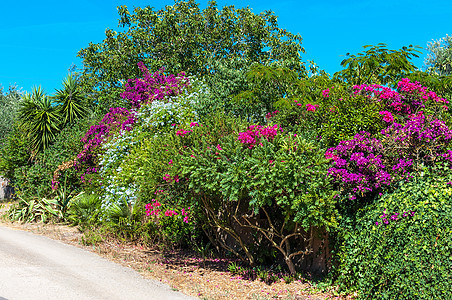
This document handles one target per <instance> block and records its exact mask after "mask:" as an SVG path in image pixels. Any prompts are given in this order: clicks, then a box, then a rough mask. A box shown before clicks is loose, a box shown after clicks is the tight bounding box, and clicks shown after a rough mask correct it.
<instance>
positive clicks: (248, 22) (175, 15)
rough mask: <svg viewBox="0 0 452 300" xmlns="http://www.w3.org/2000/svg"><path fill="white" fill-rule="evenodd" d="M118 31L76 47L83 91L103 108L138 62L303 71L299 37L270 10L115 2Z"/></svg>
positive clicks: (112, 102)
mask: <svg viewBox="0 0 452 300" xmlns="http://www.w3.org/2000/svg"><path fill="white" fill-rule="evenodd" d="M118 11H119V16H120V19H119V26H120V27H123V28H124V31H122V32H116V31H113V30H111V29H107V30H106V32H105V33H106V39H105V40H104V41H103V42H102V43H99V44H93V43H91V44H90V45H89V46H88V47H87V48H85V49H82V50H80V52H79V53H78V56H79V57H80V58H82V60H83V64H84V70H83V72H82V75H81V79H82V82H83V84H84V86H85V89H86V91H94V92H93V93H92V95H91V96H92V97H93V101H94V102H96V103H99V104H100V108H101V109H103V110H106V109H108V108H109V107H111V106H117V104H121V105H124V103H121V102H119V103H118V100H120V98H119V97H118V96H119V92H120V91H121V89H122V84H123V83H124V82H125V80H126V79H129V78H137V77H139V75H140V72H139V69H138V66H137V63H138V62H140V61H142V62H143V63H144V64H145V65H146V66H148V68H149V69H150V70H157V69H159V68H161V67H165V68H166V70H167V71H168V72H170V73H172V74H177V73H179V72H181V71H185V72H188V73H189V74H192V75H197V76H200V77H202V76H209V75H213V74H215V72H216V69H215V67H214V66H215V63H214V62H216V61H234V60H240V61H241V64H240V66H239V68H245V67H247V66H249V65H251V63H253V62H259V63H264V64H269V63H274V64H278V65H280V66H282V67H287V68H289V69H291V70H294V71H296V72H298V73H299V74H303V73H304V66H303V64H302V62H301V60H300V53H301V52H303V51H304V49H303V48H302V47H301V40H302V38H301V36H300V35H299V34H297V35H295V34H292V33H289V32H287V31H286V30H284V29H281V28H278V24H277V17H276V16H275V15H274V14H273V13H272V12H271V11H265V12H263V13H260V14H258V15H257V14H254V13H253V12H252V11H251V9H250V8H248V7H247V8H242V9H236V8H235V7H234V6H227V7H224V8H222V9H221V10H219V9H218V8H217V3H216V2H215V1H211V2H210V3H209V5H208V7H207V8H206V9H204V10H201V9H200V8H199V6H198V4H197V3H195V1H194V0H187V1H181V0H176V1H175V4H174V5H173V6H166V7H165V8H164V9H161V10H158V11H155V10H154V9H153V8H152V7H149V6H148V7H145V8H136V9H135V10H134V12H133V13H131V12H130V11H129V10H128V9H127V7H126V6H120V7H118Z"/></svg>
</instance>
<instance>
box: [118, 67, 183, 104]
mask: <svg viewBox="0 0 452 300" xmlns="http://www.w3.org/2000/svg"><path fill="white" fill-rule="evenodd" d="M138 67H139V68H140V70H141V72H142V73H143V78H135V79H129V80H128V81H127V83H126V85H125V88H126V90H125V92H123V93H122V94H121V97H122V98H123V99H128V100H130V102H131V104H132V107H134V108H140V106H141V105H142V104H144V103H149V102H152V101H153V100H162V99H164V98H165V97H166V96H173V95H177V94H180V93H181V92H182V90H183V88H184V87H188V86H189V84H190V82H189V80H188V78H187V77H185V73H183V72H182V73H179V74H178V75H177V76H174V75H173V74H170V75H168V76H167V75H165V74H164V70H165V69H164V68H162V69H160V70H158V71H157V72H155V73H154V74H151V73H150V72H149V70H148V69H147V68H146V67H145V65H144V64H143V63H142V62H139V63H138Z"/></svg>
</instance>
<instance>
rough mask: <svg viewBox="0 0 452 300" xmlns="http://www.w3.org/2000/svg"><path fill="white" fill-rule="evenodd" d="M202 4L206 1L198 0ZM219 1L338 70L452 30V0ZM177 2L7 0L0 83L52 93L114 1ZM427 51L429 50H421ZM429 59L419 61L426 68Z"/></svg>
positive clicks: (111, 15) (158, 4)
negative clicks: (363, 54) (372, 52)
mask: <svg viewBox="0 0 452 300" xmlns="http://www.w3.org/2000/svg"><path fill="white" fill-rule="evenodd" d="M197 2H198V3H199V4H200V6H201V7H202V8H204V7H206V5H207V0H202V1H201V0H198V1H197ZM217 2H218V6H219V7H223V6H224V5H235V6H236V7H246V6H249V7H250V8H252V9H253V12H254V13H260V12H262V11H264V10H272V11H274V12H275V14H276V15H277V16H278V17H279V18H278V21H279V27H281V28H285V29H287V30H288V31H290V32H292V33H300V34H301V36H302V37H303V46H304V48H305V49H306V53H305V54H304V55H303V56H302V57H303V60H304V61H307V60H314V61H315V62H316V63H317V64H318V65H319V66H320V67H321V68H322V69H325V70H326V71H327V72H329V73H330V74H332V73H334V72H336V71H338V70H340V65H339V64H340V62H341V61H342V59H343V58H344V55H345V54H346V53H347V52H350V53H358V52H360V51H362V46H363V45H366V44H377V43H386V44H388V47H389V48H390V49H399V48H401V47H402V46H405V45H406V46H408V45H409V44H413V45H419V46H421V47H424V48H425V47H426V46H427V43H428V42H429V41H432V40H433V39H435V40H436V39H439V38H442V37H444V36H445V35H446V34H449V35H450V34H452V18H451V15H452V1H450V0H430V1H425V0H422V1H421V0H401V1H398V0H391V1H388V0H380V1H376V0H372V1H368V0H342V1H333V0H298V1H296V0H280V1H269V0H250V1H242V0H219V1H217ZM172 4H174V1H173V0H161V1H142V0H140V1H129V0H122V1H117V0H97V1H96V0H90V1H88V0H77V1H45V0H43V1H3V2H2V7H1V10H2V16H1V18H0V36H1V40H0V84H1V85H2V86H3V87H4V88H5V89H6V88H7V87H8V86H9V85H13V84H16V85H17V86H18V87H19V88H22V90H23V91H31V88H32V86H37V85H41V86H42V87H43V88H44V89H45V91H46V92H47V93H50V94H52V93H53V92H54V91H55V88H60V87H61V81H62V79H63V78H64V77H65V76H66V75H67V74H68V69H69V67H70V66H71V65H72V64H76V65H77V66H78V67H79V68H81V67H82V64H81V61H80V60H79V59H78V58H77V52H78V51H79V50H80V49H82V48H84V47H86V46H88V44H89V43H90V42H93V43H99V42H101V41H102V40H103V39H104V36H105V35H104V32H105V29H106V28H112V29H116V28H117V27H116V26H117V23H118V14H117V9H116V7H117V6H119V5H127V6H128V7H129V9H130V10H133V7H137V6H139V7H144V6H147V5H150V6H153V7H155V8H156V9H159V8H162V7H164V6H165V5H172ZM424 54H425V51H424ZM423 60H424V57H421V58H419V59H416V60H415V61H414V62H415V64H416V65H417V66H418V67H420V68H421V67H422V66H423Z"/></svg>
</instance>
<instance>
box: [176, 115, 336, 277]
mask: <svg viewBox="0 0 452 300" xmlns="http://www.w3.org/2000/svg"><path fill="white" fill-rule="evenodd" d="M212 121H213V120H212ZM209 130H211V128H210V125H208V124H206V125H205V126H203V127H196V128H194V129H193V137H197V136H202V135H203V134H205V133H206V132H207V131H209ZM223 132H224V130H223ZM180 164H181V176H182V177H185V178H187V182H188V187H189V188H190V189H191V190H192V191H193V192H194V193H195V195H194V200H195V201H196V202H197V203H198V205H199V207H200V208H201V209H202V211H203V214H204V218H205V219H206V220H207V222H208V224H209V225H210V226H212V227H213V228H219V229H220V230H221V231H222V232H224V233H227V234H228V235H229V236H230V237H232V238H233V239H235V240H236V242H237V245H238V246H240V247H241V249H242V251H243V254H244V256H246V257H247V259H248V260H249V261H250V262H251V263H253V262H254V261H255V260H256V255H257V254H256V253H255V252H253V251H252V250H251V249H252V245H253V244H254V242H251V243H250V241H246V240H244V237H243V236H241V234H240V233H239V232H237V227H235V226H236V225H234V224H239V225H240V226H241V227H243V228H249V229H250V230H251V231H252V232H253V234H255V235H256V236H261V237H262V238H264V239H266V240H267V241H266V243H268V245H269V246H271V247H275V249H276V250H278V251H279V253H280V255H282V257H283V258H284V260H285V262H286V263H287V266H288V267H289V269H290V271H291V272H295V259H296V256H300V257H301V258H300V260H303V259H304V258H305V257H307V256H308V255H310V254H312V244H311V242H312V238H313V237H312V236H311V235H312V234H313V233H312V230H311V228H312V227H313V226H316V227H319V228H326V229H329V228H330V227H334V226H335V222H336V219H335V218H336V214H335V208H334V200H333V197H334V194H335V193H334V192H333V191H332V190H331V185H330V182H329V180H328V178H327V176H326V175H327V173H326V168H327V166H328V163H327V160H326V159H325V158H323V151H321V150H320V149H318V148H316V147H315V145H314V144H311V143H309V142H307V141H306V140H304V139H302V138H301V137H299V136H296V135H294V134H289V133H285V132H281V130H280V129H279V126H278V125H273V126H271V125H270V126H267V127H262V126H257V125H255V126H249V127H248V128H247V130H246V131H242V130H238V131H235V132H230V133H229V134H228V135H224V136H222V137H220V138H219V139H217V140H213V141H212V142H209V141H208V140H207V139H201V140H200V141H198V142H192V143H191V147H189V148H187V150H185V151H183V157H182V159H181V161H180ZM256 220H265V221H263V222H257V221H256ZM269 224H273V225H274V226H270V225H269ZM214 231H215V230H214ZM216 232H217V234H218V231H216ZM223 238H224V236H223ZM213 239H214V240H215V239H218V240H219V241H221V240H222V237H221V235H220V234H218V236H215V237H214V238H213ZM282 240H284V241H286V242H285V243H284V246H277V245H280V243H281V241H282ZM260 243H263V242H260ZM220 245H221V246H223V247H226V248H227V249H228V250H231V248H228V247H227V243H226V242H223V243H222V242H220ZM290 245H292V247H291V246H290ZM293 245H299V246H300V247H302V249H303V251H299V250H300V248H297V247H295V248H294V247H293ZM261 246H262V244H261ZM295 249H297V250H295ZM237 254H239V253H237Z"/></svg>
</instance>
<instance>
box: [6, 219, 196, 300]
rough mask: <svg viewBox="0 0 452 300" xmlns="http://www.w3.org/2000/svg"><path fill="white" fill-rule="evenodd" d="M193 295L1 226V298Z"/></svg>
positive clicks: (181, 299) (179, 298) (181, 298)
mask: <svg viewBox="0 0 452 300" xmlns="http://www.w3.org/2000/svg"><path fill="white" fill-rule="evenodd" d="M4 299H8V300H15V299H17V300H27V299H36V300H40V299H58V300H66V299H81V300H85V299H86V300H88V299H109V300H110V299H159V300H164V299H171V300H186V299H195V298H192V297H189V296H185V295H183V294H182V293H179V292H175V291H172V290H171V289H170V287H169V286H167V285H164V284H162V283H160V282H158V281H152V280H148V279H144V278H143V277H141V276H140V275H139V274H138V273H137V272H135V271H133V270H131V269H128V268H125V267H122V266H120V265H118V264H115V263H113V262H110V261H108V260H106V259H104V258H101V257H99V256H97V255H95V254H93V253H90V252H88V251H85V250H82V249H79V248H77V247H73V246H70V245H66V244H63V243H61V242H58V241H54V240H51V239H49V238H46V237H43V236H38V235H34V234H32V233H29V232H25V231H20V230H14V229H10V228H6V227H3V226H0V300H4Z"/></svg>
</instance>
